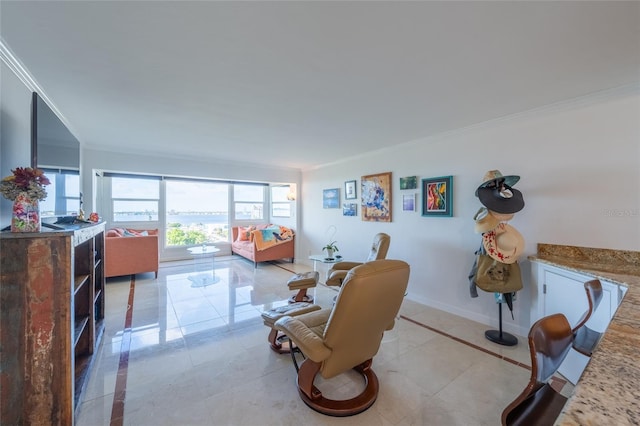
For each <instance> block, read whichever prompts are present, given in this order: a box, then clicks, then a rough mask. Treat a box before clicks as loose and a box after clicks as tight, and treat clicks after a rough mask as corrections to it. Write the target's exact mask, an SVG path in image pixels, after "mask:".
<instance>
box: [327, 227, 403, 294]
mask: <svg viewBox="0 0 640 426" xmlns="http://www.w3.org/2000/svg"><path fill="white" fill-rule="evenodd" d="M390 243H391V237H390V236H389V235H387V234H385V233H383V232H380V233H379V234H376V235H375V237H373V243H372V244H371V250H370V251H369V256H368V257H367V260H365V262H370V261H372V260H380V259H384V258H385V257H387V252H388V251H389V244H390ZM363 263H364V262H349V261H344V262H338V263H334V264H333V266H332V267H331V269H329V271H327V277H328V278H327V285H333V286H339V285H342V282H343V281H344V279H345V277H346V276H347V272H349V270H350V269H353V268H355V267H356V266H359V265H362V264H363Z"/></svg>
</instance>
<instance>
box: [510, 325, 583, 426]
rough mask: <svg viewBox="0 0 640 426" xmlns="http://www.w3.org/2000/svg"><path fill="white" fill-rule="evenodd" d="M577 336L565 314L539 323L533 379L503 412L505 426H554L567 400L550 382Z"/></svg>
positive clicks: (532, 334) (532, 336) (532, 345)
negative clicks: (552, 425)
mask: <svg viewBox="0 0 640 426" xmlns="http://www.w3.org/2000/svg"><path fill="white" fill-rule="evenodd" d="M572 342H573V333H572V331H571V325H570V324H569V321H568V320H567V318H566V317H565V316H564V315H563V314H553V315H549V316H546V317H543V318H541V319H539V320H538V321H536V322H535V323H534V324H533V325H532V326H531V329H530V330H529V353H530V355H531V377H530V378H529V383H527V386H526V387H525V388H524V390H523V391H522V393H521V394H520V395H519V396H518V397H517V398H516V399H515V400H514V401H513V402H512V403H511V404H509V405H508V406H507V408H505V409H504V411H503V412H502V424H503V425H526V424H528V425H534V424H536V425H537V424H553V422H554V420H555V418H556V417H557V415H558V414H559V412H560V410H561V409H562V407H563V405H564V402H565V401H566V399H565V398H564V397H563V396H562V395H560V394H558V393H557V392H555V391H554V390H553V389H552V388H551V387H550V386H549V385H548V384H547V381H548V380H549V379H551V377H552V376H553V375H554V374H555V373H556V371H557V370H558V367H560V364H562V361H564V359H565V358H566V356H567V354H568V353H569V350H570V349H571V344H572Z"/></svg>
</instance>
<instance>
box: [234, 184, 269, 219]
mask: <svg viewBox="0 0 640 426" xmlns="http://www.w3.org/2000/svg"><path fill="white" fill-rule="evenodd" d="M264 188H265V187H264V186H262V185H244V184H239V183H236V184H234V185H233V200H234V210H235V219H236V220H259V219H264Z"/></svg>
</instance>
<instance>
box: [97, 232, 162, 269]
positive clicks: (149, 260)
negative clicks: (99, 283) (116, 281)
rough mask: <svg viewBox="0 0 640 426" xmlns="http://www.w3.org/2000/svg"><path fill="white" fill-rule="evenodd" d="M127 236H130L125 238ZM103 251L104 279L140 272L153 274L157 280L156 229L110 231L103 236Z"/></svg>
mask: <svg viewBox="0 0 640 426" xmlns="http://www.w3.org/2000/svg"><path fill="white" fill-rule="evenodd" d="M119 231H121V232H119ZM125 231H126V232H125ZM128 234H132V235H131V236H126V235H128ZM136 234H138V235H136ZM145 234H146V235H145ZM104 251H105V256H104V262H105V277H106V278H109V277H117V276H120V275H131V274H139V273H142V272H155V275H156V278H158V269H159V268H160V262H159V255H158V230H157V229H151V230H145V231H139V230H133V229H128V230H123V229H121V228H119V229H110V230H108V231H107V232H106V234H105V239H104Z"/></svg>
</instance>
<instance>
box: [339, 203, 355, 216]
mask: <svg viewBox="0 0 640 426" xmlns="http://www.w3.org/2000/svg"><path fill="white" fill-rule="evenodd" d="M357 213H358V204H357V203H344V204H343V205H342V216H356V215H357Z"/></svg>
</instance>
